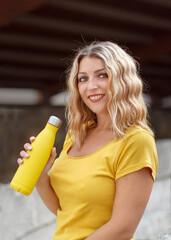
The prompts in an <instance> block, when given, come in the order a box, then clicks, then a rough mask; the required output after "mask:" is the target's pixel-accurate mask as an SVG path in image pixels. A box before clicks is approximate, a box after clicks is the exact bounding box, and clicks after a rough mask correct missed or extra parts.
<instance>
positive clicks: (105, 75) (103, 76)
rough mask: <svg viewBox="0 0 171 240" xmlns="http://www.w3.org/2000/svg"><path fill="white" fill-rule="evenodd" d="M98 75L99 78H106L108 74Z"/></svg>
mask: <svg viewBox="0 0 171 240" xmlns="http://www.w3.org/2000/svg"><path fill="white" fill-rule="evenodd" d="M99 77H100V78H108V75H107V73H101V74H100V75H99Z"/></svg>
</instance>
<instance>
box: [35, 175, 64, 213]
mask: <svg viewBox="0 0 171 240" xmlns="http://www.w3.org/2000/svg"><path fill="white" fill-rule="evenodd" d="M36 190H37V192H38V194H39V196H40V198H41V199H42V201H43V202H44V204H45V205H46V207H47V208H48V209H49V210H50V211H51V212H52V213H54V214H55V215H56V214H57V209H58V208H60V204H59V199H58V197H57V196H56V194H55V192H54V190H53V188H52V186H51V184H50V179H49V175H48V174H46V175H45V176H43V177H41V178H40V179H39V180H38V182H37V184H36Z"/></svg>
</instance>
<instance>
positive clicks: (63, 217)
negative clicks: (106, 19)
mask: <svg viewBox="0 0 171 240" xmlns="http://www.w3.org/2000/svg"><path fill="white" fill-rule="evenodd" d="M68 76H69V77H68V88H69V91H70V93H71V96H70V101H69V104H68V107H67V119H68V133H67V136H66V140H65V142H64V146H63V150H62V152H61V153H60V156H59V157H58V158H57V159H56V160H55V162H54V159H55V157H56V150H55V148H53V149H52V153H51V156H50V158H49V161H48V163H47V165H46V167H45V169H44V171H43V172H42V174H41V176H40V178H39V180H38V182H37V185H36V189H37V191H38V193H39V195H40V197H41V199H42V200H43V202H44V203H45V205H46V206H47V207H48V208H49V209H50V210H51V211H52V212H53V213H54V214H56V215H57V223H56V231H55V234H54V237H53V240H83V239H86V240H130V239H132V238H133V235H134V233H135V230H136V228H137V226H138V224H139V222H140V220H141V217H142V215H143V213H144V210H145V208H146V205H147V202H148V200H149V197H150V193H151V190H152V186H153V182H154V180H155V176H156V172H157V167H158V162H157V152H156V146H155V141H154V137H153V132H152V130H151V129H150V128H149V126H148V124H147V119H146V118H147V109H146V106H145V103H144V100H143V96H142V87H143V86H142V81H141V79H140V77H139V76H138V73H137V68H136V63H135V60H134V59H133V58H132V57H131V56H130V55H128V54H127V53H126V52H125V51H124V50H123V49H121V48H120V47H119V46H118V45H117V44H114V43H112V42H93V43H91V44H90V45H88V46H86V47H84V48H83V49H81V50H79V51H78V53H77V54H76V56H75V59H74V61H73V64H72V66H71V68H70V70H69V74H68ZM30 140H31V142H32V141H33V140H34V137H31V139H30ZM24 148H25V150H24V151H21V153H20V155H21V157H22V158H23V157H26V156H25V155H26V151H28V150H29V148H30V144H29V143H26V144H25V145H24ZM22 158H19V159H18V163H19V164H21V163H22ZM28 161H29V160H28ZM53 162H54V164H53ZM52 164H53V166H52ZM51 166H52V168H51ZM50 168H51V170H50V173H49V174H48V170H49V169H50Z"/></svg>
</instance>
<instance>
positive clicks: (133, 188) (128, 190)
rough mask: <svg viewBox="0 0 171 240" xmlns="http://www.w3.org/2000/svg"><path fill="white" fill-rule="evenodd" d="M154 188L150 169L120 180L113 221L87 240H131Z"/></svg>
mask: <svg viewBox="0 0 171 240" xmlns="http://www.w3.org/2000/svg"><path fill="white" fill-rule="evenodd" d="M152 186H153V178H152V176H151V169H150V168H143V169H141V170H139V171H136V172H133V173H130V174H127V175H125V176H123V177H121V178H119V179H118V180H117V181H116V195H115V200H114V204H113V211H112V216H111V219H110V220H109V222H107V223H106V224H105V225H103V226H102V227H100V228H99V229H97V230H96V231H95V232H94V233H92V234H91V235H90V236H89V237H87V238H86V240H106V239H107V240H130V239H131V238H132V237H133V235H134V233H135V230H136V228H137V226H138V224H139V222H140V220H141V217H142V215H143V213H144V211H145V208H146V205H147V203H148V200H149V197H150V194H151V190H152Z"/></svg>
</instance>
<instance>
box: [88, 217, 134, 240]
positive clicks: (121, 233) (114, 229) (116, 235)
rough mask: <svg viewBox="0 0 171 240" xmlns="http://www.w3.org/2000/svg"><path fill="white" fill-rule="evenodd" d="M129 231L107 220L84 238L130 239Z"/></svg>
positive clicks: (93, 239) (97, 239)
mask: <svg viewBox="0 0 171 240" xmlns="http://www.w3.org/2000/svg"><path fill="white" fill-rule="evenodd" d="M131 238H132V236H130V233H129V231H127V229H126V228H124V227H123V228H122V227H121V226H117V223H116V224H113V222H111V221H109V222H107V223H106V224H104V225H103V226H102V227H100V228H99V229H97V230H96V231H95V232H93V233H92V234H91V235H90V236H89V237H87V238H86V239H85V240H106V239H107V240H131Z"/></svg>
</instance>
